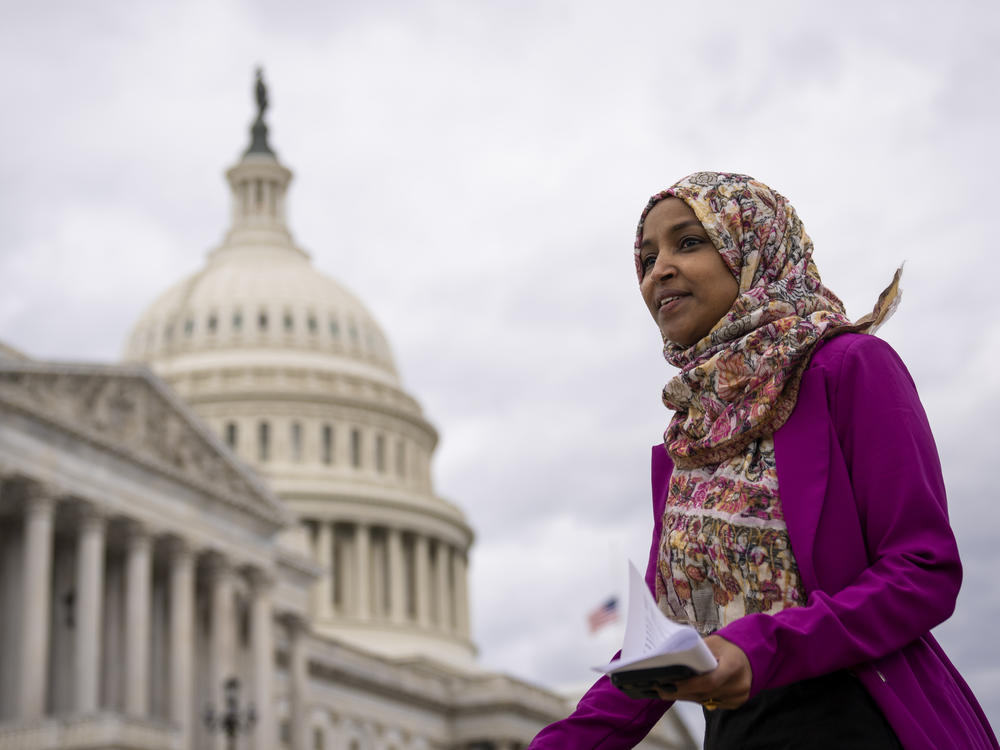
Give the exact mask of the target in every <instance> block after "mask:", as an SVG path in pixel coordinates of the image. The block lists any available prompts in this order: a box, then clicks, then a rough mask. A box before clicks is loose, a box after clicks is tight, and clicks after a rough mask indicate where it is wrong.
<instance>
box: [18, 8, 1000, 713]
mask: <svg viewBox="0 0 1000 750" xmlns="http://www.w3.org/2000/svg"><path fill="white" fill-rule="evenodd" d="M997 13H998V11H997V10H996V9H994V8H992V7H982V4H979V3H974V2H960V3H953V4H951V5H950V6H949V7H948V9H947V11H944V10H942V9H941V7H940V5H939V4H932V3H924V2H918V3H912V2H911V3H903V2H892V3H882V4H876V5H872V4H871V3H838V4H836V5H835V6H834V5H829V6H815V5H813V6H810V7H809V8H808V9H806V8H805V6H800V5H799V4H795V3H783V4H779V5H778V6H775V7H774V8H773V9H772V10H771V11H769V12H767V13H764V12H762V11H761V10H760V9H759V8H757V7H756V6H751V5H747V4H739V3H723V4H722V5H721V6H718V7H716V6H712V7H711V8H708V7H706V6H686V7H678V6H676V5H675V4H656V5H653V4H647V3H639V2H626V3H624V4H619V5H617V6H615V10H614V11H613V12H612V11H610V10H609V9H608V6H607V5H606V4H599V3H570V2H546V3H520V4H515V5H511V4H509V3H493V4H486V5H483V4H479V5H476V6H475V7H473V6H470V5H468V4H463V3H448V2H445V3H400V2H380V3H365V4H361V5H358V4H355V5H353V6H352V5H344V4H329V3H325V4H322V3H309V2H305V1H304V0H302V1H300V2H295V3H292V4H291V5H288V4H286V5H285V6H282V9H281V10H280V11H279V10H277V6H273V5H270V4H266V3H259V2H253V3H245V2H244V3H241V2H236V1H235V0H233V1H232V2H229V3H221V4H216V3H212V4H199V3H193V2H187V3H185V2H181V3H173V4H171V5H170V6H163V7H160V6H152V5H144V4H134V3H117V4H116V3H112V4H103V5H101V6H100V8H97V7H96V6H94V7H91V6H90V5H88V6H87V8H86V9H85V10H84V9H83V8H82V6H80V5H79V4H78V3H69V2H66V3H46V4H44V5H39V4H22V5H20V6H17V7H16V8H11V9H9V13H8V22H7V23H6V24H4V26H3V28H2V29H0V63H2V64H0V85H2V90H3V91H4V96H5V116H4V117H3V118H0V138H2V139H3V142H4V144H5V148H4V149H3V150H2V152H0V169H2V170H3V173H4V175H5V176H6V178H7V179H5V180H4V181H3V183H2V184H0V222H2V224H3V226H4V236H3V238H2V239H0V278H2V279H3V281H4V295H3V296H2V298H0V338H2V339H3V340H5V341H8V342H9V343H11V344H13V345H15V346H19V347H21V348H23V349H25V350H27V351H28V352H29V353H34V354H38V355H43V356H58V357H75V358H85V359H112V358H115V357H117V356H118V353H119V352H120V350H121V345H122V342H123V340H124V337H125V335H126V333H127V331H128V328H129V326H130V325H131V323H132V321H133V320H135V319H136V318H137V317H138V315H139V314H140V313H141V311H142V309H143V308H144V307H145V306H146V305H147V304H148V303H149V302H151V301H152V299H154V298H155V297H156V295H158V294H159V293H160V292H161V291H162V290H164V289H165V288H166V287H167V286H168V285H169V284H171V283H173V281H175V280H176V279H178V278H180V277H181V276H182V275H183V274H185V273H188V272H190V271H192V270H194V269H195V268H196V267H197V266H198V265H199V263H200V262H201V260H202V258H203V256H204V253H205V252H206V251H207V250H208V249H209V248H211V247H212V246H213V245H215V244H216V243H217V242H218V240H219V239H220V238H221V236H222V233H223V231H224V229H225V224H226V217H227V215H228V213H227V211H228V206H227V200H228V193H227V188H226V185H225V182H224V180H223V178H222V171H223V170H224V168H225V167H226V166H227V165H228V164H230V163H232V162H233V161H234V160H235V158H236V157H237V156H238V154H239V153H240V151H241V150H242V148H243V147H244V146H245V142H246V137H247V127H248V125H249V122H250V119H251V116H252V111H251V109H252V106H251V101H250V76H251V71H252V68H253V66H254V65H255V64H256V63H258V62H263V63H264V64H265V65H266V69H267V76H268V80H269V81H270V83H271V89H272V101H273V104H274V106H273V108H272V110H271V112H270V123H271V128H272V141H273V144H274V146H275V148H276V149H277V151H278V152H279V154H280V156H281V158H282V159H283V160H284V161H285V162H286V163H287V164H288V165H289V166H290V167H292V168H293V169H294V170H295V172H296V181H295V182H294V183H293V187H292V194H291V197H290V200H291V224H292V229H293V231H294V232H295V234H296V236H297V238H298V240H299V241H300V243H301V244H302V245H303V247H305V248H306V249H307V250H308V251H310V252H311V253H312V255H313V258H314V260H315V263H316V265H317V266H318V267H319V268H320V269H322V270H323V271H325V272H327V273H329V274H331V275H333V276H335V277H336V278H338V279H340V280H342V281H344V282H345V283H346V284H347V285H348V286H349V287H351V288H352V289H353V290H354V291H355V292H356V293H357V294H358V295H359V296H360V297H361V298H362V299H364V300H365V301H366V302H367V303H368V304H369V305H370V307H371V308H372V310H373V311H374V313H375V314H376V316H377V317H378V319H379V320H380V321H381V322H382V324H383V325H384V326H385V328H386V330H387V333H388V335H389V337H390V340H391V343H392V345H393V348H394V351H395V353H396V356H397V359H398V362H399V365H400V368H401V370H402V374H403V378H404V380H405V382H406V383H407V384H408V386H409V387H410V388H411V390H412V391H413V392H414V393H415V394H416V395H417V396H418V398H419V399H420V400H421V402H422V403H423V404H424V407H425V409H426V412H427V414H428V416H429V417H430V419H431V420H432V421H433V422H435V424H436V425H437V426H438V427H439V428H440V429H441V432H442V442H441V447H440V450H439V452H438V455H437V459H436V471H435V473H436V479H437V485H438V488H439V490H440V492H441V493H442V494H443V495H445V496H447V497H449V498H451V499H453V500H455V501H456V502H458V503H459V504H460V505H461V506H462V507H463V508H465V509H466V511H467V513H468V514H469V516H470V518H471V520H472V521H473V523H474V524H475V525H476V527H477V532H478V535H479V536H478V539H479V541H478V545H477V547H476V551H475V553H474V560H473V568H472V576H473V579H472V580H473V604H474V620H475V625H476V628H477V634H478V639H479V641H480V644H481V648H482V653H483V658H484V660H485V661H486V662H487V663H488V664H490V665H492V666H494V667H497V668H501V669H504V670H507V671H511V672H514V673H517V674H520V675H523V676H526V677H529V678H532V679H537V680H540V681H543V682H547V683H550V684H556V683H559V684H569V683H578V682H580V681H582V680H586V679H587V678H588V677H589V671H588V667H589V666H590V665H591V664H592V663H596V662H598V661H601V660H602V659H604V658H606V657H607V656H609V655H610V652H612V651H613V650H614V640H613V638H614V635H615V633H614V632H613V631H605V632H604V633H602V634H600V635H599V636H598V637H596V638H591V637H589V636H588V635H587V633H586V630H585V628H584V623H583V617H584V614H585V613H586V611H587V610H588V609H590V608H591V607H593V606H595V605H596V604H597V603H598V602H599V601H601V599H602V598H604V597H605V596H607V594H608V593H609V591H610V590H612V589H615V588H616V587H618V586H620V583H621V580H622V577H623V573H624V568H625V562H624V560H625V558H626V557H632V558H633V559H636V560H638V561H641V560H643V559H644V557H645V554H646V550H647V547H648V534H649V529H650V527H651V522H652V519H651V518H650V517H649V515H650V514H649V508H648V503H649V497H648V495H649V490H648V478H647V477H648V474H647V472H648V450H649V446H650V445H651V444H652V443H654V442H656V440H657V439H658V437H659V435H660V433H661V432H662V429H663V426H664V424H665V423H666V420H667V416H668V415H667V414H666V412H665V410H664V408H663V407H662V405H661V404H660V402H659V389H660V387H661V386H662V384H663V382H664V381H665V380H666V379H667V378H668V377H669V376H670V372H669V370H668V368H667V367H666V366H665V365H664V363H663V361H662V359H661V357H660V355H659V351H658V349H659V346H658V342H657V337H656V332H655V329H654V328H653V326H652V323H651V322H650V321H648V320H647V313H646V312H645V310H644V308H643V306H642V304H641V302H640V301H639V299H638V296H637V294H636V288H635V280H634V276H633V275H632V268H631V260H630V258H629V255H630V246H631V235H632V231H633V228H634V223H635V220H636V218H637V214H638V212H639V210H640V209H641V207H642V205H643V203H644V201H645V200H646V198H647V196H648V195H649V194H651V193H652V192H654V191H656V190H658V189H660V188H662V187H665V186H666V185H667V184H669V183H670V182H672V181H673V180H674V179H676V178H677V177H679V176H681V175H683V174H685V173H687V172H690V171H694V170H696V169H702V168H725V169H733V170H740V171H746V172H749V173H751V174H755V175H757V176H759V177H760V178H762V179H764V180H766V181H768V182H769V183H771V184H773V185H775V186H776V187H777V188H778V189H779V190H781V191H782V192H784V193H785V194H787V195H788V196H790V197H791V199H792V200H793V202H794V203H795V205H796V207H797V208H798V210H799V212H800V213H801V215H802V216H803V218H804V220H805V223H806V226H807V227H808V228H809V231H810V233H811V234H812V236H813V238H814V240H815V241H816V246H817V255H816V258H817V261H818V263H819V265H820V268H821V269H822V271H823V273H824V278H825V279H826V281H827V282H828V283H829V285H830V286H831V287H832V288H833V289H835V290H836V291H837V292H838V293H839V294H841V295H842V296H843V297H844V299H845V301H846V302H847V303H848V308H849V310H850V311H851V312H852V313H853V314H854V315H861V314H862V313H863V312H865V311H866V310H867V309H869V308H870V306H871V304H872V302H873V301H874V299H875V296H876V295H877V293H878V291H879V290H880V289H881V288H882V286H883V285H884V284H885V283H886V281H887V280H888V278H889V276H890V275H891V272H892V269H893V268H895V266H896V265H897V264H898V263H899V262H900V261H901V260H903V259H905V260H906V261H907V271H906V276H905V288H906V296H905V298H904V303H903V306H902V307H901V309H900V311H899V313H898V314H897V317H896V319H894V320H893V321H892V322H891V323H890V324H889V325H888V326H887V327H886V328H885V329H884V336H885V337H886V338H887V339H888V340H889V341H890V342H891V343H892V344H893V345H894V346H896V348H897V349H898V350H899V351H900V353H901V354H902V356H903V357H904V359H905V360H906V362H907V364H908V366H909V367H910V369H911V371H912V373H913V375H914V378H915V380H916V382H917V384H918V387H919V388H920V390H921V393H922V395H923V397H924V401H925V405H926V406H927V410H928V414H929V416H930V419H931V423H932V425H933V426H934V428H935V431H936V435H937V438H938V442H939V444H940V446H941V453H942V461H943V465H944V469H945V472H946V477H947V480H948V483H949V488H950V492H951V498H952V508H953V511H952V512H953V517H954V520H955V528H956V532H957V534H958V536H959V541H960V544H961V547H962V550H963V553H964V555H965V560H966V569H967V575H966V587H965V589H964V590H963V593H962V596H961V598H960V600H959V607H958V610H957V612H956V614H955V616H954V618H952V620H951V621H950V622H949V623H948V624H946V625H944V626H943V627H942V628H940V629H939V632H940V634H941V637H942V641H943V642H944V643H945V646H946V648H947V649H948V650H949V652H950V653H951V654H952V656H954V657H955V660H956V663H957V664H958V665H959V667H960V669H961V670H962V671H963V673H964V674H965V675H966V676H967V677H968V678H969V680H970V682H971V683H972V684H973V685H974V687H975V688H976V690H977V692H978V693H979V695H980V697H981V698H982V699H983V703H984V705H985V706H986V708H987V711H988V713H989V714H990V715H991V716H992V717H993V718H994V720H1000V676H998V673H997V670H996V669H995V668H994V667H992V666H991V665H995V664H997V663H1000V647H998V646H996V645H995V639H993V638H992V637H990V634H988V633H987V632H986V629H987V628H988V627H989V625H988V623H990V622H992V621H993V620H994V619H995V617H996V614H997V611H998V607H1000V591H998V590H997V586H996V585H995V584H994V583H992V579H991V577H990V575H989V572H990V571H992V570H993V569H995V568H996V563H997V562H998V560H997V555H996V553H995V552H994V550H995V548H996V545H995V544H992V541H991V539H990V536H991V532H992V531H993V530H994V529H995V528H996V525H997V520H998V514H997V511H996V509H995V508H994V507H993V503H992V502H991V498H992V497H993V496H994V495H995V492H994V491H993V489H992V484H993V482H992V475H991V472H990V467H991V463H992V459H993V455H992V454H993V453H995V450H994V447H995V445H996V441H995V439H993V438H992V435H993V430H994V427H993V426H994V425H995V424H996V423H997V418H1000V414H997V413H996V409H995V408H994V407H993V406H992V405H993V404H996V403H998V401H997V398H996V397H997V395H998V394H997V381H996V375H995V373H996V372H997V371H998V369H997V365H998V355H997V354H996V351H997V344H1000V342H998V340H997V338H996V336H997V334H996V333H995V332H994V330H993V327H992V323H991V322H990V321H992V318H993V316H992V304H991V303H992V300H993V297H994V296H995V294H994V293H993V291H992V280H991V277H990V274H989V273H988V270H987V269H989V268H990V265H989V264H988V261H989V260H990V258H988V256H987V253H989V252H991V251H992V248H993V245H994V242H993V231H992V229H993V227H992V225H991V218H992V206H991V203H990V201H991V199H992V183H993V179H994V178H993V175H994V174H996V171H997V169H996V168H997V166H998V165H997V155H996V154H997V152H996V149H995V147H994V139H995V136H994V133H995V132H996V131H997V129H998V125H1000V115H998V106H1000V105H997V104H996V102H995V97H992V96H990V92H992V91H993V90H995V88H996V84H997V74H998V66H1000V55H998V53H997V52H996V50H997V49H1000V46H998V45H997V43H996V42H997V40H996V36H997V32H996V29H997V28H1000V27H998V25H997V23H996V16H997ZM515 603H516V606H515Z"/></svg>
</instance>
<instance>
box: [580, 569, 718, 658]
mask: <svg viewBox="0 0 1000 750" xmlns="http://www.w3.org/2000/svg"><path fill="white" fill-rule="evenodd" d="M628 566H629V586H628V588H629V591H628V616H627V619H626V621H625V642H624V643H623V644H622V654H621V657H620V658H618V659H615V660H614V661H612V662H610V663H608V664H605V665H604V666H601V667H594V669H595V670H596V671H598V672H604V673H606V674H607V673H611V672H624V671H627V670H633V669H652V668H654V667H667V666H674V665H683V666H686V667H690V668H691V669H693V670H694V671H695V672H696V673H698V674H703V673H705V672H711V671H712V670H713V669H715V667H716V666H717V665H718V662H717V661H716V660H715V657H714V656H713V655H712V652H711V651H709V650H708V646H706V645H705V641H703V640H702V638H701V636H700V635H698V631H697V630H695V629H694V628H692V627H691V626H689V625H678V624H677V623H675V622H673V621H671V620H669V619H667V617H666V615H664V614H663V613H662V612H661V611H660V608H659V607H657V606H656V602H654V601H653V596H652V594H650V593H649V589H648V588H646V582H645V581H644V580H643V578H642V575H641V574H640V573H639V571H638V570H636V567H635V565H633V564H632V562H631V561H629V564H628Z"/></svg>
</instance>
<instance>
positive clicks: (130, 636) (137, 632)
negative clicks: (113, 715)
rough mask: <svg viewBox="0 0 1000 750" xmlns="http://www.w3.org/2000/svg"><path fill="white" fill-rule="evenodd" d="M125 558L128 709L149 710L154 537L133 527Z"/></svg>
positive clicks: (135, 712) (135, 713)
mask: <svg viewBox="0 0 1000 750" xmlns="http://www.w3.org/2000/svg"><path fill="white" fill-rule="evenodd" d="M125 554H126V558H125V713H126V714H128V715H130V716H143V717H144V716H147V715H148V714H149V641H150V615H151V606H152V605H151V592H150V589H151V588H152V578H153V557H152V539H151V538H150V536H149V533H148V532H147V531H146V530H145V529H144V528H142V527H141V526H139V525H138V524H136V525H133V526H132V528H130V529H129V534H128V542H127V546H126V553H125Z"/></svg>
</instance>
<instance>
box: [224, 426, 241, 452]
mask: <svg viewBox="0 0 1000 750" xmlns="http://www.w3.org/2000/svg"><path fill="white" fill-rule="evenodd" d="M238 440H239V430H238V428H237V427H236V422H226V445H228V446H229V447H230V448H232V449H233V450H236V443H237V441H238Z"/></svg>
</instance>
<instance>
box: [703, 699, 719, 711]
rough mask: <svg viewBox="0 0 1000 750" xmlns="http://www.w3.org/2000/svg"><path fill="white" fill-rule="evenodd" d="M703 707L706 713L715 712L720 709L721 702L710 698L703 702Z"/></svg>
mask: <svg viewBox="0 0 1000 750" xmlns="http://www.w3.org/2000/svg"><path fill="white" fill-rule="evenodd" d="M701 705H702V706H704V707H705V710H706V711H714V710H715V709H717V708H718V707H719V702H718V701H717V700H714V699H713V698H709V699H708V700H704V701H702V702H701Z"/></svg>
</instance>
